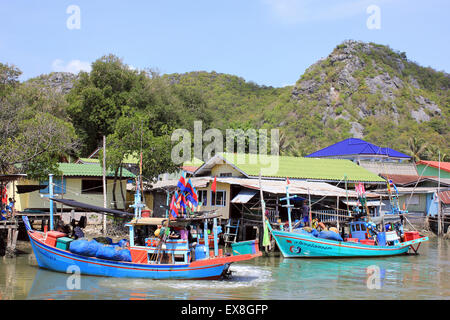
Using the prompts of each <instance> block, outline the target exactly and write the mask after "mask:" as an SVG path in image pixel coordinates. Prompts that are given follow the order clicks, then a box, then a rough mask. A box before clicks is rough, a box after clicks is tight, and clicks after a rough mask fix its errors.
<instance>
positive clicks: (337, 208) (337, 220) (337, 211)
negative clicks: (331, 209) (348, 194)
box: [336, 196, 339, 231]
mask: <svg viewBox="0 0 450 320" xmlns="http://www.w3.org/2000/svg"><path fill="white" fill-rule="evenodd" d="M336 226H337V229H338V231H339V196H338V197H337V199H336Z"/></svg>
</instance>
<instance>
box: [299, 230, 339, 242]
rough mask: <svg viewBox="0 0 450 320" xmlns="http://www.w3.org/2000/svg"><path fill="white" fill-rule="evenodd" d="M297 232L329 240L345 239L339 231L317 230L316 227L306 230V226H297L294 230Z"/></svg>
mask: <svg viewBox="0 0 450 320" xmlns="http://www.w3.org/2000/svg"><path fill="white" fill-rule="evenodd" d="M293 231H294V232H296V233H300V234H302V235H307V236H312V237H316V238H321V239H327V240H335V241H344V239H342V237H341V235H340V234H339V233H336V232H334V231H329V230H323V231H320V232H319V231H317V230H316V229H311V231H308V230H305V229H304V228H297V229H294V230H293Z"/></svg>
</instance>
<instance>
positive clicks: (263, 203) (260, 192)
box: [258, 170, 291, 252]
mask: <svg viewBox="0 0 450 320" xmlns="http://www.w3.org/2000/svg"><path fill="white" fill-rule="evenodd" d="M259 196H260V198H261V216H262V232H261V233H262V235H263V239H264V223H266V221H265V219H266V203H265V202H264V194H263V189H262V183H261V170H260V171H259ZM289 226H290V222H289ZM258 231H259V230H258ZM290 231H291V230H290ZM258 239H259V235H258ZM263 242H264V240H263V241H262V243H263ZM264 248H265V251H266V252H267V246H265V247H264Z"/></svg>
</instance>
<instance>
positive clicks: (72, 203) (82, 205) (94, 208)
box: [50, 198, 134, 217]
mask: <svg viewBox="0 0 450 320" xmlns="http://www.w3.org/2000/svg"><path fill="white" fill-rule="evenodd" d="M50 199H51V200H53V201H56V202H59V203H62V204H63V205H65V206H69V207H73V208H79V209H84V210H86V211H93V212H98V213H103V214H107V215H113V216H119V217H128V216H134V213H130V212H125V211H120V210H114V209H108V208H103V207H97V206H94V205H91V204H87V203H82V202H78V201H75V200H70V199H57V198H50Z"/></svg>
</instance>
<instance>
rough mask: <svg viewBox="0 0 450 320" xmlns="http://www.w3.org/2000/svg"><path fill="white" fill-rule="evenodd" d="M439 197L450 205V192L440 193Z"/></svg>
mask: <svg viewBox="0 0 450 320" xmlns="http://www.w3.org/2000/svg"><path fill="white" fill-rule="evenodd" d="M438 196H439V199H441V201H442V202H443V203H444V204H450V191H443V192H439V193H438Z"/></svg>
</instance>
